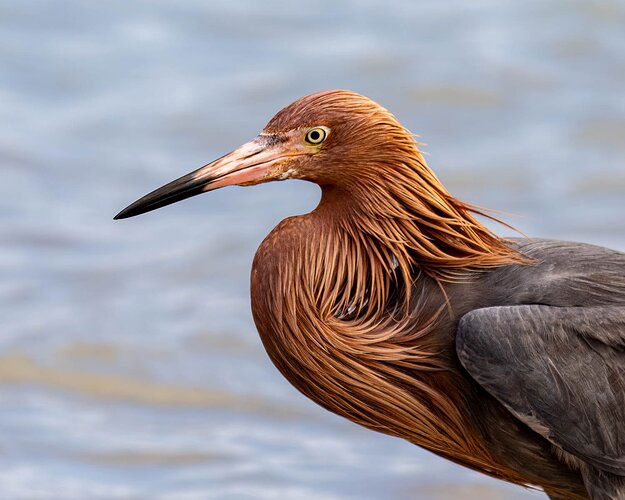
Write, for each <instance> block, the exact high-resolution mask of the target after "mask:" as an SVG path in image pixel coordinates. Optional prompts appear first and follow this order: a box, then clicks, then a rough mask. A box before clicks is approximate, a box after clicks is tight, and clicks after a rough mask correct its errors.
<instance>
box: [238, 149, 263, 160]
mask: <svg viewBox="0 0 625 500" xmlns="http://www.w3.org/2000/svg"><path fill="white" fill-rule="evenodd" d="M262 151H263V150H262V149H259V150H258V151H254V152H253V153H251V154H249V155H247V156H246V157H245V158H243V159H244V160H247V159H248V158H251V157H252V156H256V155H257V154H259V153H262Z"/></svg>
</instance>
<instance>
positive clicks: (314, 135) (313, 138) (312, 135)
mask: <svg viewBox="0 0 625 500" xmlns="http://www.w3.org/2000/svg"><path fill="white" fill-rule="evenodd" d="M309 137H310V140H311V141H313V142H315V141H318V140H319V139H320V138H321V134H320V133H319V131H318V130H313V131H312V132H311V133H310V135H309Z"/></svg>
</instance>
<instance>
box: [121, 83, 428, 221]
mask: <svg viewBox="0 0 625 500" xmlns="http://www.w3.org/2000/svg"><path fill="white" fill-rule="evenodd" d="M402 149H404V150H406V151H407V152H409V154H413V155H414V154H415V152H417V150H416V145H415V143H414V141H413V140H412V137H411V136H410V134H409V133H408V132H407V131H406V130H405V129H404V128H403V127H402V126H401V125H400V124H399V122H398V121H397V120H396V119H395V118H394V117H393V115H392V114H391V113H390V112H388V111H387V110H386V109H384V108H383V107H382V106H380V105H379V104H377V103H375V102H374V101H372V100H370V99H368V98H367V97H364V96H362V95H360V94H357V93H355V92H350V91H345V90H333V91H324V92H318V93H315V94H311V95H308V96H305V97H302V98H301V99H298V100H297V101H295V102H293V103H292V104H290V105H288V106H287V107H285V108H284V109H282V110H281V111H279V112H278V113H277V114H276V115H275V116H274V117H273V118H272V119H271V120H270V121H269V123H268V124H267V125H266V126H265V128H264V129H263V130H262V131H261V132H260V134H259V135H258V136H257V137H255V138H254V139H252V140H251V141H250V142H247V143H245V144H243V145H242V146H240V147H239V148H237V149H235V150H234V151H232V152H231V153H228V154H226V155H225V156H222V157H221V158H219V159H217V160H215V161H213V162H212V163H209V164H207V165H205V166H203V167H201V168H199V169H197V170H195V171H194V172H191V173H190V174H187V175H185V176H183V177H180V178H179V179H176V180H174V181H172V182H170V183H169V184H166V185H165V186H163V187H161V188H159V189H156V190H155V191H152V192H151V193H149V194H147V195H146V196H144V197H143V198H141V199H139V200H137V201H136V202H134V203H132V204H131V205H130V206H128V207H126V208H125V209H124V210H122V211H121V212H120V213H119V214H117V216H116V217H115V219H125V218H127V217H133V216H135V215H140V214H143V213H145V212H149V211H151V210H155V209H157V208H160V207H164V206H166V205H170V204H171V203H175V202H176V201H180V200H184V199H186V198H190V197H191V196H195V195H197V194H200V193H205V192H208V191H213V190H215V189H219V188H221V187H225V186H252V185H255V184H261V183H263V182H270V181H277V180H285V179H303V180H308V181H311V182H315V183H317V184H319V185H321V186H340V187H349V186H355V185H357V184H358V182H359V180H362V179H364V178H375V177H376V175H377V176H379V172H376V165H377V166H379V165H384V164H385V158H386V163H388V155H389V153H391V152H393V153H394V154H395V155H396V154H397V153H398V151H400V152H401V150H402ZM367 167H368V168H367ZM378 168H379V167H378Z"/></svg>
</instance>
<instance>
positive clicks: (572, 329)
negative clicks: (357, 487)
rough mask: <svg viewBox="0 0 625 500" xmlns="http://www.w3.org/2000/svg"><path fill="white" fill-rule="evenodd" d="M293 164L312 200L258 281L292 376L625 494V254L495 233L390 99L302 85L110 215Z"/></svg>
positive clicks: (322, 392)
mask: <svg viewBox="0 0 625 500" xmlns="http://www.w3.org/2000/svg"><path fill="white" fill-rule="evenodd" d="M283 179H304V180H308V181H311V182H314V183H317V184H318V185H319V186H320V187H321V190H322V197H321V201H320V203H319V205H318V206H317V208H316V209H315V210H313V211H312V212H311V213H309V214H306V215H302V216H299V217H291V218H288V219H286V220H284V221H283V222H281V223H280V224H279V225H278V226H277V227H276V228H275V229H274V230H273V231H272V232H271V233H270V234H269V236H267V238H266V239H265V240H264V241H263V243H262V244H261V246H260V248H259V249H258V252H257V254H256V257H255V259H254V264H253V268H252V279H251V298H252V310H253V314H254V320H255V322H256V326H257V328H258V331H259V333H260V336H261V338H262V341H263V343H264V345H265V348H266V350H267V352H268V354H269V356H270V358H271V360H272V361H273V363H274V364H275V365H276V367H277V368H278V369H279V370H280V372H282V374H283V375H284V376H285V377H286V378H287V379H288V380H289V381H290V382H291V383H292V384H293V385H294V386H295V387H296V388H297V389H298V390H299V391H301V392H302V393H303V394H305V395H306V396H308V397H309V398H311V399H312V400H313V401H315V402H317V403H318V404H320V405H321V406H323V407H324V408H326V409H328V410H330V411H332V412H334V413H337V414H339V415H342V416H344V417H346V418H348V419H350V420H352V421H354V422H356V423H358V424H360V425H363V426H365V427H368V428H369V429H373V430H375V431H379V432H383V433H386V434H390V435H392V436H397V437H400V438H403V439H406V440H408V441H410V442H412V443H414V444H417V445H419V446H422V447H424V448H426V449H428V450H430V451H432V452H434V453H436V454H438V455H440V456H442V457H445V458H447V459H449V460H452V461H453V462H456V463H457V464H461V465H464V466H466V467H469V468H471V469H474V470H477V471H480V472H483V473H485V474H488V475H490V476H492V477H496V478H499V479H502V480H505V481H509V482H512V483H515V484H519V485H525V486H535V487H540V488H543V489H544V491H545V492H546V493H547V494H548V495H549V496H550V497H551V498H561V499H563V498H567V499H569V498H573V499H575V498H579V499H581V498H594V499H608V498H610V499H614V498H620V499H622V498H625V254H623V253H619V252H616V251H612V250H608V249H604V248H600V247H596V246H592V245H586V244H580V243H567V242H562V241H549V240H529V239H510V240H508V239H503V238H500V237H498V236H497V235H495V234H494V233H493V232H491V231H490V230H489V229H487V228H486V227H485V226H484V225H483V224H482V223H481V222H479V221H478V220H477V219H476V217H475V214H476V213H478V214H479V213H480V212H479V210H477V209H476V208H475V207H473V206H471V205H468V204H467V203H464V202H462V201H459V200H458V199H456V198H454V197H453V196H451V195H450V194H449V193H448V192H447V190H446V189H445V188H444V187H443V185H442V184H441V183H440V182H439V180H438V179H437V178H436V176H435V175H434V174H433V173H432V171H431V170H430V169H429V168H428V166H427V165H426V163H425V160H424V159H423V156H422V154H421V152H420V151H419V149H418V143H416V142H415V140H414V139H413V136H412V134H410V133H409V132H408V131H407V130H406V129H405V128H403V127H402V125H401V124H400V123H399V122H398V121H397V120H396V119H395V117H394V116H393V115H392V114H391V113H389V112H388V111H387V110H386V109H384V108H383V107H381V106H380V105H378V104H376V103H375V102H373V101H371V100H369V99H367V98H366V97H363V96H361V95H359V94H356V93H354V92H348V91H327V92H320V93H317V94H313V95H309V96H307V97H303V98H301V99H299V100H298V101H296V102H294V103H292V104H291V105H289V106H287V107H286V108H284V109H283V110H281V111H280V112H279V113H278V114H277V115H276V116H274V117H273V118H272V119H271V121H270V122H269V123H268V124H267V126H266V127H265V128H264V129H263V130H262V132H261V133H260V135H259V136H258V137H256V138H255V139H253V140H252V141H251V142H248V143H247V144H244V145H243V146H241V147H240V148H239V149H237V150H235V151H233V152H232V153H229V154H227V155H226V156H224V157H222V158H220V159H218V160H216V161H215V162H213V163H210V164H208V165H206V166H204V167H202V168H200V169H199V170H196V171H195V172H192V173H190V174H188V175H186V176H184V177H181V178H180V179H178V180H175V181H173V182H171V183H169V184H167V185H166V186H164V187H162V188H160V189H157V190H156V191H154V192H152V193H150V194H148V195H147V196H144V197H143V198H141V199H140V200H138V201H137V202H135V203H133V204H132V205H130V206H129V207H128V208H126V209H125V210H123V211H122V212H121V213H120V214H119V215H117V217H116V219H123V218H126V217H132V216H134V215H138V214H142V213H144V212H148V211H150V210H154V209H156V208H159V207H162V206H165V205H168V204H170V203H174V202H176V201H179V200H182V199H185V198H188V197H190V196H193V195H196V194H199V193H203V192H206V191H212V190H214V189H217V188H220V187H224V186H232V185H238V186H250V185H254V184H259V183H262V182H268V181H274V180H283ZM482 215H483V214H482Z"/></svg>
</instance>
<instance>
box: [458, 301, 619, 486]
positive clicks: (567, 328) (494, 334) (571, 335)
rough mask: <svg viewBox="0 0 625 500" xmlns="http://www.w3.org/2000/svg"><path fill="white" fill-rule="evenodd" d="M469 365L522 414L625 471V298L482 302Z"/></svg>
mask: <svg viewBox="0 0 625 500" xmlns="http://www.w3.org/2000/svg"><path fill="white" fill-rule="evenodd" d="M456 350H457V353H458V357H459V359H460V361H461V363H462V365H463V366H464V367H465V368H466V370H467V371H468V372H469V374H470V375H471V376H472V377H473V378H474V379H475V380H476V381H477V382H478V383H479V384H480V385H481V386H482V387H484V388H485V389H486V390H487V391H488V392H489V393H490V394H492V395H493V396H494V397H495V398H496V399H498V400H499V401H500V402H501V403H502V404H503V405H504V406H506V407H507V408H508V410H510V411H511V412H512V413H513V414H514V415H515V416H516V417H517V418H519V419H520V420H521V421H523V422H524V423H525V424H526V425H528V426H529V427H531V428H532V429H533V430H534V431H536V432H538V433H539V434H541V435H542V436H543V437H544V438H546V439H548V440H549V441H551V442H552V443H553V444H554V445H556V446H558V447H560V448H561V449H563V450H564V451H566V452H568V453H570V454H572V455H574V456H576V457H578V458H580V459H581V460H583V461H585V462H586V463H588V464H590V465H593V466H594V467H596V468H598V469H600V470H603V471H606V472H611V473H613V474H617V475H620V476H623V475H625V306H622V305H613V306H597V307H552V306H547V305H519V306H502V307H488V308H483V309H477V310H474V311H471V312H470V313H468V314H466V315H464V316H463V317H462V318H461V320H460V323H459V325H458V333H457V341H456Z"/></svg>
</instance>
